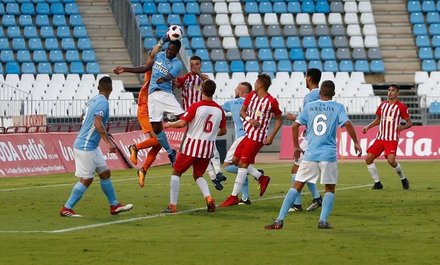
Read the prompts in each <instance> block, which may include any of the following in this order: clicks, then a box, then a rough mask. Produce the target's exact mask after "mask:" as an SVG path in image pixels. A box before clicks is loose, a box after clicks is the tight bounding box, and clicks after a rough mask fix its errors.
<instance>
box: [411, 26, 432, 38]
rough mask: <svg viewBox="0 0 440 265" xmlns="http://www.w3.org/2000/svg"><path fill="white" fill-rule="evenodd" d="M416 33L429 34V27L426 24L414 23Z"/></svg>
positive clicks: (414, 32)
mask: <svg viewBox="0 0 440 265" xmlns="http://www.w3.org/2000/svg"><path fill="white" fill-rule="evenodd" d="M413 34H414V35H416V36H417V35H428V29H427V28H426V25H425V24H414V26H413Z"/></svg>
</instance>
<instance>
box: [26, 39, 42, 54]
mask: <svg viewBox="0 0 440 265" xmlns="http://www.w3.org/2000/svg"><path fill="white" fill-rule="evenodd" d="M28 45H29V50H31V51H33V50H41V49H43V43H42V42H41V39H40V38H30V39H29V41H28Z"/></svg>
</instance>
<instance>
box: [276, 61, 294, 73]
mask: <svg viewBox="0 0 440 265" xmlns="http://www.w3.org/2000/svg"><path fill="white" fill-rule="evenodd" d="M277 68H278V72H289V73H290V72H292V69H293V68H292V62H291V61H290V60H280V61H279V62H278V67H277Z"/></svg>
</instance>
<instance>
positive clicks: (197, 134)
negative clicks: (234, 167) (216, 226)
mask: <svg viewBox="0 0 440 265" xmlns="http://www.w3.org/2000/svg"><path fill="white" fill-rule="evenodd" d="M215 89H216V84H215V82H214V81H212V80H210V79H208V80H206V81H204V82H203V85H202V93H203V96H202V100H201V101H199V102H196V103H194V104H192V105H191V106H190V107H189V108H188V110H187V111H186V112H185V114H184V115H183V116H181V117H180V120H178V121H175V122H168V123H166V124H165V128H170V127H171V128H182V127H185V126H188V131H187V135H186V138H185V140H184V142H183V144H182V149H181V152H180V153H179V155H178V156H177V159H176V162H175V163H174V167H173V174H172V176H171V180H170V203H169V205H168V207H167V208H166V209H165V210H163V212H165V213H175V212H176V211H177V206H176V205H177V199H178V196H179V185H180V176H182V174H183V173H185V172H186V170H188V168H190V167H191V166H192V167H193V178H194V180H195V182H196V183H197V186H199V188H200V191H201V192H202V195H203V197H204V198H205V201H206V205H207V207H208V212H214V211H215V201H214V199H213V198H212V197H211V193H210V192H209V187H208V183H207V182H206V180H205V179H204V178H203V177H202V176H203V173H205V171H206V168H207V167H208V164H209V160H210V159H211V157H212V155H213V150H214V145H215V140H216V137H217V135H218V136H221V135H225V134H226V117H225V113H224V111H223V109H222V108H221V107H220V106H219V105H218V104H217V103H215V102H214V101H213V100H212V96H213V95H214V93H215Z"/></svg>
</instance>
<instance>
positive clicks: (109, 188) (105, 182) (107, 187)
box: [100, 178, 119, 205]
mask: <svg viewBox="0 0 440 265" xmlns="http://www.w3.org/2000/svg"><path fill="white" fill-rule="evenodd" d="M100 183H101V189H102V191H103V192H104V194H105V196H106V197H107V200H108V203H110V205H116V204H118V203H119V202H118V200H116V194H115V189H113V184H112V181H111V180H110V178H106V179H100Z"/></svg>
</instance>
